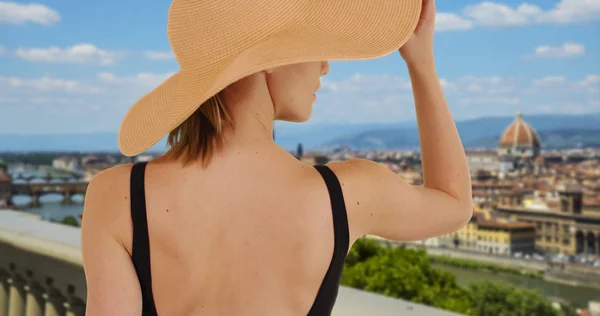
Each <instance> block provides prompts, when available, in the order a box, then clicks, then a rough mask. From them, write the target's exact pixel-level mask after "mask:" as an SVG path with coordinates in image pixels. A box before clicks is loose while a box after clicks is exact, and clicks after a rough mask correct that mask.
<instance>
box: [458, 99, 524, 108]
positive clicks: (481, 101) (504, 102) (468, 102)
mask: <svg viewBox="0 0 600 316" xmlns="http://www.w3.org/2000/svg"><path fill="white" fill-rule="evenodd" d="M458 103H459V104H460V105H463V106H468V105H472V104H485V105H519V104H521V99H519V98H517V97H513V98H509V97H506V98H502V97H498V98H461V99H460V100H459V102H458Z"/></svg>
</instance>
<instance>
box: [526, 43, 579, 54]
mask: <svg viewBox="0 0 600 316" xmlns="http://www.w3.org/2000/svg"><path fill="white" fill-rule="evenodd" d="M583 55H585V47H584V46H583V45H581V44H578V43H572V42H567V43H564V44H563V45H562V46H550V45H544V46H539V47H537V48H536V49H535V53H534V54H533V55H529V56H525V57H526V58H573V57H580V56H583Z"/></svg>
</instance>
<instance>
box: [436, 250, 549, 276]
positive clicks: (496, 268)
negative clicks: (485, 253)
mask: <svg viewBox="0 0 600 316" xmlns="http://www.w3.org/2000/svg"><path fill="white" fill-rule="evenodd" d="M429 262H431V263H432V264H442V265H447V266H453V267H458V268H464V269H472V270H480V271H487V272H492V273H499V272H502V273H507V274H514V275H521V276H525V277H529V278H534V279H543V278H544V271H543V270H538V269H517V268H513V267H507V266H501V265H497V264H493V263H483V262H480V261H473V260H467V259H459V258H452V257H448V256H436V255H431V254H429Z"/></svg>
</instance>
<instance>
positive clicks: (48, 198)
mask: <svg viewBox="0 0 600 316" xmlns="http://www.w3.org/2000/svg"><path fill="white" fill-rule="evenodd" d="M71 199H72V201H73V204H71V205H62V204H61V202H62V200H63V196H62V195H60V194H46V195H42V196H41V197H40V203H42V206H41V207H34V208H24V211H27V212H30V213H34V214H38V215H40V216H42V218H43V219H45V220H62V219H63V218H64V217H65V216H73V217H75V218H77V219H78V220H79V214H80V213H81V212H82V211H83V196H82V195H80V194H76V195H73V196H72V197H71ZM13 201H14V203H15V204H16V205H17V207H19V208H23V207H25V206H26V205H28V204H29V203H30V202H31V197H29V196H20V195H17V196H14V197H13Z"/></svg>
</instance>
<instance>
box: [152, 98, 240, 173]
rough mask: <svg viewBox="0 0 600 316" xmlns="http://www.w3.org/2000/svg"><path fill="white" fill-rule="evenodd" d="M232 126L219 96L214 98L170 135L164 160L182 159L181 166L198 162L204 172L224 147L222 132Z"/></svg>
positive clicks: (228, 114) (229, 116) (229, 115)
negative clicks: (217, 152) (216, 153)
mask: <svg viewBox="0 0 600 316" xmlns="http://www.w3.org/2000/svg"><path fill="white" fill-rule="evenodd" d="M231 126H233V120H232V117H231V114H230V113H229V111H228V109H227V107H226V106H225V104H224V103H223V100H222V97H221V94H220V93H219V94H216V95H215V96H213V97H211V98H210V99H208V100H207V101H206V102H204V103H203V104H202V105H201V106H200V107H199V108H198V110H196V112H194V114H192V115H191V116H190V117H189V118H188V119H187V120H185V121H184V122H183V123H181V124H180V125H179V126H178V127H177V128H175V129H174V130H173V131H171V132H170V133H169V136H168V137H167V145H168V146H169V147H170V149H169V151H167V153H166V154H165V155H164V156H165V158H167V159H170V158H174V159H181V162H182V164H183V165H184V166H185V165H188V164H190V163H192V162H195V161H197V160H201V163H202V167H203V168H206V167H207V166H208V164H209V163H210V161H211V159H212V157H213V156H214V153H215V152H216V151H217V150H219V149H220V148H221V147H222V146H223V142H224V133H225V130H226V129H227V128H229V127H231Z"/></svg>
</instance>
